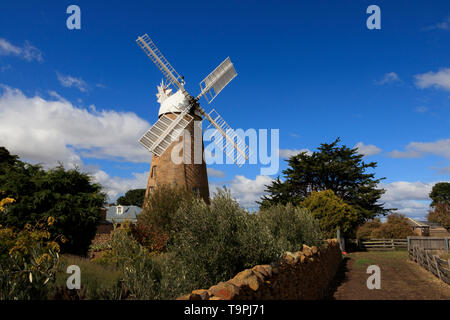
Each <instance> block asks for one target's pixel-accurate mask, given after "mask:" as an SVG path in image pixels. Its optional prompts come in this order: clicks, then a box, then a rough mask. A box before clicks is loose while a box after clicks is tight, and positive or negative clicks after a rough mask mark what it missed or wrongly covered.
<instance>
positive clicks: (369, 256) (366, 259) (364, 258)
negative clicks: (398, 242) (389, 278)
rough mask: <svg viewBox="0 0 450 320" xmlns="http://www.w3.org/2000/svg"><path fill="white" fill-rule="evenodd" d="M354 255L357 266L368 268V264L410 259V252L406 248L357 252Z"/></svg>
mask: <svg viewBox="0 0 450 320" xmlns="http://www.w3.org/2000/svg"><path fill="white" fill-rule="evenodd" d="M352 255H353V256H354V259H355V262H354V263H355V267H356V268H367V266H370V265H372V264H377V263H379V262H380V261H386V262H388V261H392V260H397V259H401V260H406V259H408V252H407V251H405V250H395V251H367V252H356V253H353V254H352Z"/></svg>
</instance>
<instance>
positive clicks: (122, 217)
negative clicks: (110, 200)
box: [106, 205, 142, 223]
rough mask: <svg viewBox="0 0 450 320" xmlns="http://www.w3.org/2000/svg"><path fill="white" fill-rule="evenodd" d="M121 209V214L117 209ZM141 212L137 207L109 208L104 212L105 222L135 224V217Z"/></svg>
mask: <svg viewBox="0 0 450 320" xmlns="http://www.w3.org/2000/svg"><path fill="white" fill-rule="evenodd" d="M119 207H121V208H122V213H118V212H120V210H119V209H118V208H119ZM141 212H142V209H141V208H139V207H137V206H120V205H119V206H111V207H109V208H108V209H107V210H106V221H109V222H117V223H121V222H125V221H130V222H136V220H137V216H138V215H139V214H140V213H141Z"/></svg>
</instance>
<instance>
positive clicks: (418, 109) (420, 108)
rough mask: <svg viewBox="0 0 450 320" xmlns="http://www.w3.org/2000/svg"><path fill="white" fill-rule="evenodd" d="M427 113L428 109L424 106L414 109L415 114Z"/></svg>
mask: <svg viewBox="0 0 450 320" xmlns="http://www.w3.org/2000/svg"><path fill="white" fill-rule="evenodd" d="M427 111H428V108H427V107H424V106H420V107H417V108H416V112H418V113H425V112H427Z"/></svg>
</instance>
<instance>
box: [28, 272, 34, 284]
mask: <svg viewBox="0 0 450 320" xmlns="http://www.w3.org/2000/svg"><path fill="white" fill-rule="evenodd" d="M28 279H30V283H33V275H32V274H31V272H30V275H29V276H28Z"/></svg>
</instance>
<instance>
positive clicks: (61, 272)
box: [50, 255, 124, 300]
mask: <svg viewBox="0 0 450 320" xmlns="http://www.w3.org/2000/svg"><path fill="white" fill-rule="evenodd" d="M70 265H76V266H78V267H80V270H81V279H82V281H81V288H80V289H79V290H69V289H67V287H66V281H67V278H68V277H69V274H67V273H66V270H67V267H68V266H70ZM121 279H122V273H121V272H120V271H119V270H117V269H116V268H113V267H110V266H103V265H100V264H97V263H94V262H91V261H90V260H89V259H86V258H83V257H79V256H73V255H62V256H61V259H60V265H59V268H58V272H57V274H56V281H55V284H54V285H53V289H52V292H53V294H52V295H51V296H50V298H51V299H90V300H103V299H105V300H119V299H121V298H122V297H123V296H124V292H123V289H122V281H121Z"/></svg>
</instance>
